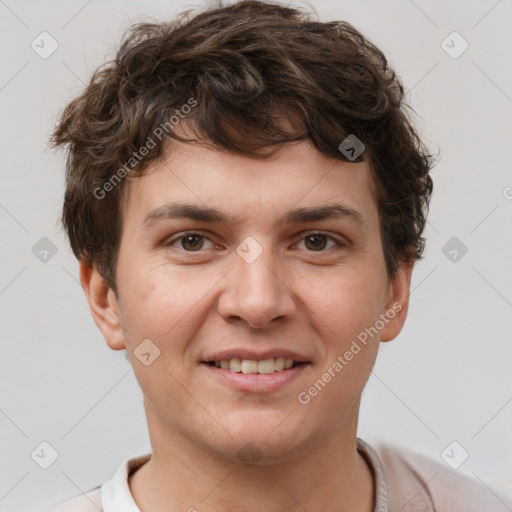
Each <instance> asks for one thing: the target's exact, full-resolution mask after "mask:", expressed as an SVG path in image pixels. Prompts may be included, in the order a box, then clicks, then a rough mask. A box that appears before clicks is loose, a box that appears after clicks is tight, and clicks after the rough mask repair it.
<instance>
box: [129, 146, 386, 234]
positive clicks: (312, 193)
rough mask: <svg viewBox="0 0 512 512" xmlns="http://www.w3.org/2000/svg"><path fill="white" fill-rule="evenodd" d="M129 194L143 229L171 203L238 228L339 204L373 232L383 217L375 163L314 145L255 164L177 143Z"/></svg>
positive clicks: (281, 151)
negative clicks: (349, 158) (350, 159)
mask: <svg viewBox="0 0 512 512" xmlns="http://www.w3.org/2000/svg"><path fill="white" fill-rule="evenodd" d="M123 196H124V201H123V219H124V220H125V221H129V222H136V223H137V224H138V225H142V224H144V223H147V221H148V218H151V216H153V217H155V216H156V215H157V214H159V213H162V212H163V211H164V210H165V209H166V208H167V209H168V210H169V208H168V205H169V204H188V205H191V204H193V205H196V206H197V207H198V209H199V208H201V209H202V210H207V209H209V210H210V213H212V212H213V217H215V216H217V219H215V218H213V217H212V218H211V219H208V220H219V221H222V222H224V221H226V220H229V221H230V222H231V223H233V224H240V223H250V222H254V223H256V221H258V220H261V221H263V220H264V219H266V220H268V221H269V222H270V223H273V224H276V223H278V221H283V220H284V219H285V218H286V217H285V216H284V215H283V213H284V212H290V211H291V210H292V209H293V211H294V213H295V217H296V220H299V217H300V215H299V212H298V210H299V209H300V208H301V207H302V208H307V207H319V206H322V205H324V206H326V205H334V204H336V205H339V206H341V209H343V208H344V209H345V210H346V212H345V213H347V212H348V213H349V215H347V216H346V217H347V219H349V218H350V213H351V212H352V213H354V215H352V220H354V219H355V218H356V217H358V216H359V217H360V219H359V220H361V221H362V225H366V226H367V227H368V225H369V224H371V223H372V219H373V220H374V217H375V216H376V215H377V204H376V199H375V187H374V183H373V180H372V177H371V172H370V169H369V167H368V164H367V163H366V162H360V163H346V162H343V161H341V160H337V159H333V158H329V157H327V156H325V155H323V154H322V153H320V152H319V151H318V150H317V149H316V148H315V147H314V146H313V145H312V144H311V143H310V142H309V141H301V142H300V143H294V144H287V145H284V146H283V147H282V148H280V149H279V151H277V152H276V153H275V154H274V155H273V156H272V157H270V158H266V159H254V158H249V157H246V156H241V155H235V154H232V153H227V152H223V151H219V150H215V149H212V148H209V147H206V146H202V145H198V144H192V143H183V142H179V141H175V140H172V141H170V142H169V143H168V144H167V146H166V151H165V155H164V156H163V158H162V159H161V160H159V161H158V162H156V163H154V164H153V165H152V166H151V167H150V168H149V169H148V172H147V173H146V174H145V175H144V176H142V177H140V178H137V179H135V180H130V181H129V182H127V183H126V187H125V191H124V192H123ZM182 210H183V209H182ZM169 211H170V210H169ZM174 213H176V208H175V209H174ZM341 213H343V212H341ZM287 218H288V219H290V218H291V217H290V216H288V217H287Z"/></svg>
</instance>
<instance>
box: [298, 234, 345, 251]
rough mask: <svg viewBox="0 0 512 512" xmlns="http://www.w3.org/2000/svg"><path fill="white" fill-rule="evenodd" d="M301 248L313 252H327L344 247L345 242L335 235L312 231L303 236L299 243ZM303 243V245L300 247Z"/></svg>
mask: <svg viewBox="0 0 512 512" xmlns="http://www.w3.org/2000/svg"><path fill="white" fill-rule="evenodd" d="M298 245H299V248H300V249H306V250H307V251H311V252H327V251H328V250H329V249H334V248H336V247H337V248H342V247H343V246H344V244H343V243H342V242H339V241H338V240H337V239H336V238H334V237H333V236H330V235H327V234H324V233H310V234H309V235H306V236H305V237H303V238H302V240H301V241H300V243H299V244H298ZM301 245H303V247H300V246H301Z"/></svg>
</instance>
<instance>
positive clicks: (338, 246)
mask: <svg viewBox="0 0 512 512" xmlns="http://www.w3.org/2000/svg"><path fill="white" fill-rule="evenodd" d="M191 235H196V236H198V237H201V238H205V239H207V240H210V239H209V238H208V237H207V236H206V235H203V234H201V233H198V232H196V231H189V232H185V233H184V234H182V235H180V236H178V237H175V238H172V239H170V240H168V241H167V242H165V244H164V245H165V246H170V245H173V244H174V243H176V242H179V241H180V240H184V239H185V238H187V237H188V236H191ZM315 235H318V236H323V237H326V238H328V239H330V240H331V241H333V242H334V243H335V244H336V246H337V248H342V247H345V244H344V243H342V242H341V241H340V240H338V239H337V238H335V237H333V236H332V235H329V234H327V233H323V232H322V231H311V232H309V233H306V234H305V235H303V236H302V238H301V239H300V241H303V240H305V239H306V238H307V237H309V236H315ZM210 242H212V241H211V240H210ZM212 243H214V242H212ZM335 248H336V247H332V248H331V249H335ZM181 250H182V251H183V252H187V253H191V254H194V253H200V252H204V251H202V250H199V251H187V250H186V249H183V248H181ZM328 250H330V249H322V250H320V251H308V252H311V253H322V252H327V251H328Z"/></svg>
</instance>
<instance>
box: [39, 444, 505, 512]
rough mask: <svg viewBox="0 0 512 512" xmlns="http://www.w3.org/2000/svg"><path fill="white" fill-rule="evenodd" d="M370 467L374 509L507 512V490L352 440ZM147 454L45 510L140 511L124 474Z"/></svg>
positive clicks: (428, 461)
mask: <svg viewBox="0 0 512 512" xmlns="http://www.w3.org/2000/svg"><path fill="white" fill-rule="evenodd" d="M357 447H358V451H359V453H361V455H362V456H363V457H364V458H365V460H366V461H367V463H368V465H369V467H370V469H371V470H372V473H373V477H374V482H375V508H374V512H412V511H414V512H507V511H508V512H512V493H510V494H509V493H505V491H504V490H501V491H498V490H497V489H496V488H493V487H492V486H488V485H487V484H485V483H483V482H482V481H480V480H477V479H472V478H469V477H467V476H465V475H463V474H461V473H460V472H458V471H456V470H453V469H451V468H450V467H449V466H448V465H446V464H444V463H442V462H437V461H434V460H432V459H430V458H428V457H425V456H423V455H420V454H418V453H415V452H412V451H410V450H406V449H404V448H400V447H396V446H392V445H389V444H380V445H378V446H376V448H375V449H374V448H372V447H371V446H370V445H369V444H368V443H366V442H365V441H363V440H362V439H359V438H358V439H357ZM150 457H151V454H148V455H142V456H140V457H136V458H133V459H128V460H126V461H124V462H123V463H122V464H121V466H120V467H119V469H118V470H117V472H116V473H115V475H114V477H113V478H112V480H110V481H108V482H106V483H104V484H103V485H101V486H99V487H96V488H95V489H92V490H91V491H89V492H88V493H86V494H83V495H82V496H78V497H76V498H73V499H71V500H68V501H65V502H64V503H61V504H59V505H57V506H56V507H54V508H51V509H49V510H47V512H98V510H102V511H103V512H141V511H140V509H139V508H138V507H137V505H136V503H135V501H134V500H133V497H132V494H131V492H130V488H129V486H128V477H129V475H131V474H132V473H133V472H134V471H135V470H137V469H138V468H139V467H140V466H141V465H143V464H144V463H145V462H147V461H148V460H149V459H150Z"/></svg>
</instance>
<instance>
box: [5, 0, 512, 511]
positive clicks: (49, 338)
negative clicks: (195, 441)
mask: <svg viewBox="0 0 512 512" xmlns="http://www.w3.org/2000/svg"><path fill="white" fill-rule="evenodd" d="M201 5H204V4H203V3H199V2H193V3H190V2H188V3H187V2H173V1H148V2H143V1H129V2H121V1H110V2H100V1H99V0H90V1H89V2H87V1H82V0H80V1H79V0H73V1H67V2H64V1H59V2H55V1H45V2H37V1H27V0H25V1H20V2H15V1H14V0H5V1H0V28H1V38H2V44H1V45H0V52H1V62H2V66H1V68H0V75H1V76H0V104H1V121H2V137H1V139H0V140H1V147H2V150H1V151H0V159H1V165H0V172H1V179H2V187H1V192H0V222H1V233H2V259H1V266H0V269H1V275H0V309H1V317H2V324H1V325H2V334H1V343H2V345H1V347H2V349H1V357H0V365H1V371H0V376H1V377H0V378H1V382H0V430H1V438H2V443H1V445H0V461H1V470H0V510H2V511H4V512H10V511H17V510H20V511H21V510H29V509H33V508H34V507H36V506H37V507H39V506H42V505H46V504H48V503H50V502H52V501H56V500H60V499H64V498H66V497H69V496H73V495H77V494H80V492H81V491H86V490H89V489H90V488H92V487H93V486H96V485H98V484H100V483H102V482H104V481H106V480H108V479H110V478H111V476H112V474H113V472H114V471H115V470H116V469H117V467H118V466H119V465H120V463H121V462H122V461H123V460H124V459H125V458H128V457H133V456H135V455H139V454H142V453H146V452H148V451H149V450H150V445H149V441H148V434H147V427H146V423H145V418H144V412H143V407H142V395H141V392H140V390H139V388H138V385H137V383H136V380H135V377H134V375H133V372H132V370H131V368H130V366H129V365H128V363H127V361H126V359H125V357H124V352H113V351H111V350H110V349H109V348H108V347H107V346H106V344H105V342H104V341H103V338H102V336H101V334H100V332H99V330H98V329H97V328H96V326H95V325H94V323H93V321H92V319H91V317H90V314H89V311H88V307H87V305H86V300H85V298H84V295H83V292H82V290H81V288H80V285H79V283H78V272H77V270H78V266H77V263H76V261H75V259H74V257H73V256H72V254H71V252H70V250H69V248H68V245H67V242H66V240H65V238H64V236H63V233H62V232H61V231H60V229H59V227H58V225H57V219H58V216H59V213H60V208H61V201H62V192H63V171H64V163H65V161H64V156H63V154H62V153H57V154H52V153H51V152H50V151H48V150H47V149H46V146H45V145H46V140H47V137H48V135H49V133H50V130H51V128H52V126H53V125H54V123H55V121H56V119H57V115H58V113H59V112H60V111H61V109H62V108H63V106H64V105H65V103H67V101H68V100H69V99H70V98H71V97H72V96H73V95H75V94H76V93H77V92H78V91H79V90H80V89H81V88H82V87H83V84H84V82H86V81H87V80H88V79H89V77H90V75H91V73H92V71H93V70H94V69H95V68H96V67H97V66H98V65H99V64H101V63H102V62H104V59H105V56H106V55H107V56H108V57H111V56H112V51H113V50H114V49H115V46H116V44H117V43H118V41H119V38H120V37H121V34H122V32H123V30H124V29H125V28H127V27H128V26H129V24H130V23H132V22H134V21H139V20H141V18H142V17H144V16H146V17H147V16H149V17H153V16H154V17H157V18H160V19H163V20H166V19H169V18H172V17H173V15H174V14H175V13H176V12H178V11H181V10H183V8H185V7H190V6H201ZM312 5H313V6H314V7H315V9H316V10H317V12H318V13H319V15H320V17H321V19H322V20H328V19H345V20H347V21H349V22H352V23H353V24H354V25H355V26H356V27H357V28H358V29H360V30H361V31H362V32H363V33H364V34H365V35H367V36H368V37H369V38H370V39H371V40H372V41H373V42H374V43H376V44H377V45H378V46H379V47H380V48H381V49H382V50H383V51H384V53H385V54H386V55H387V56H388V58H389V60H390V62H391V64H392V66H393V67H395V69H396V70H397V72H398V74H399V75H400V76H401V77H402V79H403V80H404V82H405V84H406V86H407V87H408V88H409V89H410V102H411V104H412V106H413V107H414V109H415V110H416V112H417V113H418V115H419V116H420V118H419V119H418V126H419V129H420V131H421V133H422V134H423V135H424V137H425V140H426V141H427V143H428V144H429V145H430V147H431V148H432V149H433V150H434V151H436V150H437V149H439V150H440V152H441V158H440V161H439V163H438V165H437V166H436V168H435V170H434V172H433V177H434V181H435V193H434V197H433V201H432V207H431V214H430V217H429V225H428V227H427V230H426V237H427V239H428V246H427V252H426V257H425V259H424V260H423V261H422V262H420V263H419V264H418V265H417V267H416V269H415V271H414V274H413V286H412V290H413V291H412V297H411V308H410V313H409V318H408V321H407V323H406V326H405V328H404V330H403V332H402V333H401V334H400V336H399V338H397V339H396V340H394V341H392V342H391V343H387V344H382V346H381V352H380V355H379V359H378V362H377V364H376V366H375V370H374V373H373V375H372V377H371V379H370V382H369V384H368V386H367V389H366V390H365V392H364V394H363V404H362V410H361V421H360V429H359V436H360V437H362V438H363V439H365V440H367V441H369V442H370V443H372V442H375V441H377V440H387V441H390V442H393V443H397V444H401V445H402V446H406V447H410V448H413V449H415V450H417V451H420V452H423V453H425V454H428V455H429V456H431V457H433V458H435V459H437V460H439V461H440V462H441V463H443V464H444V462H443V461H442V458H441V453H442V452H443V450H444V449H445V448H446V447H447V446H448V445H449V444H450V443H451V442H452V441H457V442H458V443H459V444H460V447H459V446H456V447H455V449H454V452H451V453H450V454H451V455H452V457H453V456H455V458H458V457H460V456H461V454H462V453H463V452H462V450H463V449H464V450H466V451H467V452H468V453H469V458H468V459H467V460H466V461H465V462H464V464H463V465H462V466H461V467H460V468H459V469H457V471H461V472H464V473H468V474H470V475H472V476H473V477H474V478H476V479H479V480H480V481H481V485H482V487H483V488H484V487H485V486H486V485H502V486H505V487H507V488H508V490H509V491H510V492H512V440H511V435H510V434H511V432H512V429H511V424H512V403H511V402H512V372H511V371H510V369H511V363H512V344H511V343H510V332H511V328H512V315H511V308H512V292H511V286H510V285H511V283H512V267H511V265H510V261H512V238H511V236H510V233H511V232H512V231H511V209H512V200H511V198H512V175H511V173H510V169H511V152H510V142H511V137H510V136H511V124H512V121H511V120H512V116H511V114H512V99H511V97H512V72H511V67H510V62H512V55H511V53H512V41H511V39H512V30H511V28H512V27H511V20H512V5H511V2H510V0H502V1H496V0H482V1H471V2H469V1H462V0H461V1H451V2H448V1H441V0H436V1H430V2H427V1H420V0H415V1H414V2H413V1H412V0H397V1H394V2H390V1H388V2H383V1H377V0H375V1H368V0H365V1H361V0H359V1H340V2H328V1H321V0H320V1H314V2H312ZM43 31H47V32H49V33H50V34H51V36H52V37H53V38H54V39H55V40H56V41H57V42H58V45H59V46H58V49H57V50H56V51H55V52H54V53H53V54H52V55H51V56H49V57H48V58H47V59H43V58H41V57H40V56H39V55H38V54H37V53H36V52H35V51H34V50H33V49H32V48H31V42H32V41H33V40H36V42H37V41H38V40H40V39H38V36H39V34H40V33H41V32H43ZM453 31H457V32H458V33H459V34H460V35H461V36H462V37H463V38H464V39H465V40H466V41H467V42H468V44H469V48H468V49H467V50H466V51H465V52H464V53H462V55H460V56H458V58H452V57H451V56H450V55H448V53H446V51H445V49H443V46H442V41H443V40H445V38H446V37H447V36H448V35H449V34H451V33H452V32H453ZM455 37H457V36H455ZM461 44H462V41H461V40H460V39H457V38H455V39H454V38H453V36H452V37H451V38H449V39H448V40H447V42H446V43H445V48H446V45H449V46H451V47H452V48H451V49H449V51H451V52H452V54H453V53H454V52H458V51H459V50H460V49H461V48H462V46H461ZM48 47H49V46H48V45H46V48H48ZM43 237H47V238H48V239H50V240H51V242H52V243H53V244H54V245H55V248H56V249H57V252H56V254H55V255H53V256H52V257H50V256H51V253H48V255H47V256H46V259H47V261H46V262H44V261H41V260H40V258H41V257H43V256H44V253H41V252H40V249H39V252H38V250H37V248H38V247H39V246H36V249H34V252H35V253H36V254H34V252H33V250H32V249H33V247H34V246H35V245H36V244H37V243H38V242H39V241H40V239H41V238H43ZM452 237H457V239H458V241H455V242H452V243H455V245H454V246H453V247H452V246H451V245H448V246H446V244H447V243H448V242H449V240H450V239H452ZM40 243H44V242H40ZM461 243H462V244H464V245H465V246H466V247H467V253H466V254H465V255H463V256H462V252H461V250H460V244H461ZM457 244H458V245H459V247H457ZM443 247H445V249H444V252H443ZM454 249H455V250H456V251H457V253H456V254H455V253H453V252H452V253H451V254H450V251H453V250H454ZM445 253H446V254H447V255H445ZM37 256H39V257H37ZM454 258H455V259H456V261H452V260H453V259H454ZM43 259H44V258H43ZM43 441H46V442H48V443H50V444H51V445H52V446H53V447H54V448H55V449H56V450H57V452H58V459H57V460H56V461H55V462H54V463H53V464H52V465H51V466H50V467H49V468H48V469H46V470H45V469H42V468H41V467H40V466H39V465H38V464H37V463H36V462H35V461H34V460H33V459H32V458H31V453H32V452H33V451H34V450H36V448H38V446H39V445H40V443H41V442H43ZM461 447H462V448H461ZM43 451H44V450H43ZM36 452H37V450H36ZM38 453H41V452H40V448H39V452H38ZM48 453H49V451H48V450H46V451H45V457H48ZM35 458H36V459H37V457H35ZM43 458H44V457H40V460H39V462H41V461H42V459H43ZM42 462H44V461H42ZM454 471H455V470H454ZM489 492H490V491H489ZM500 507H502V508H503V510H505V507H504V506H503V505H502V504H500V503H499V502H498V501H497V506H496V510H497V511H498V510H501V509H500Z"/></svg>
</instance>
